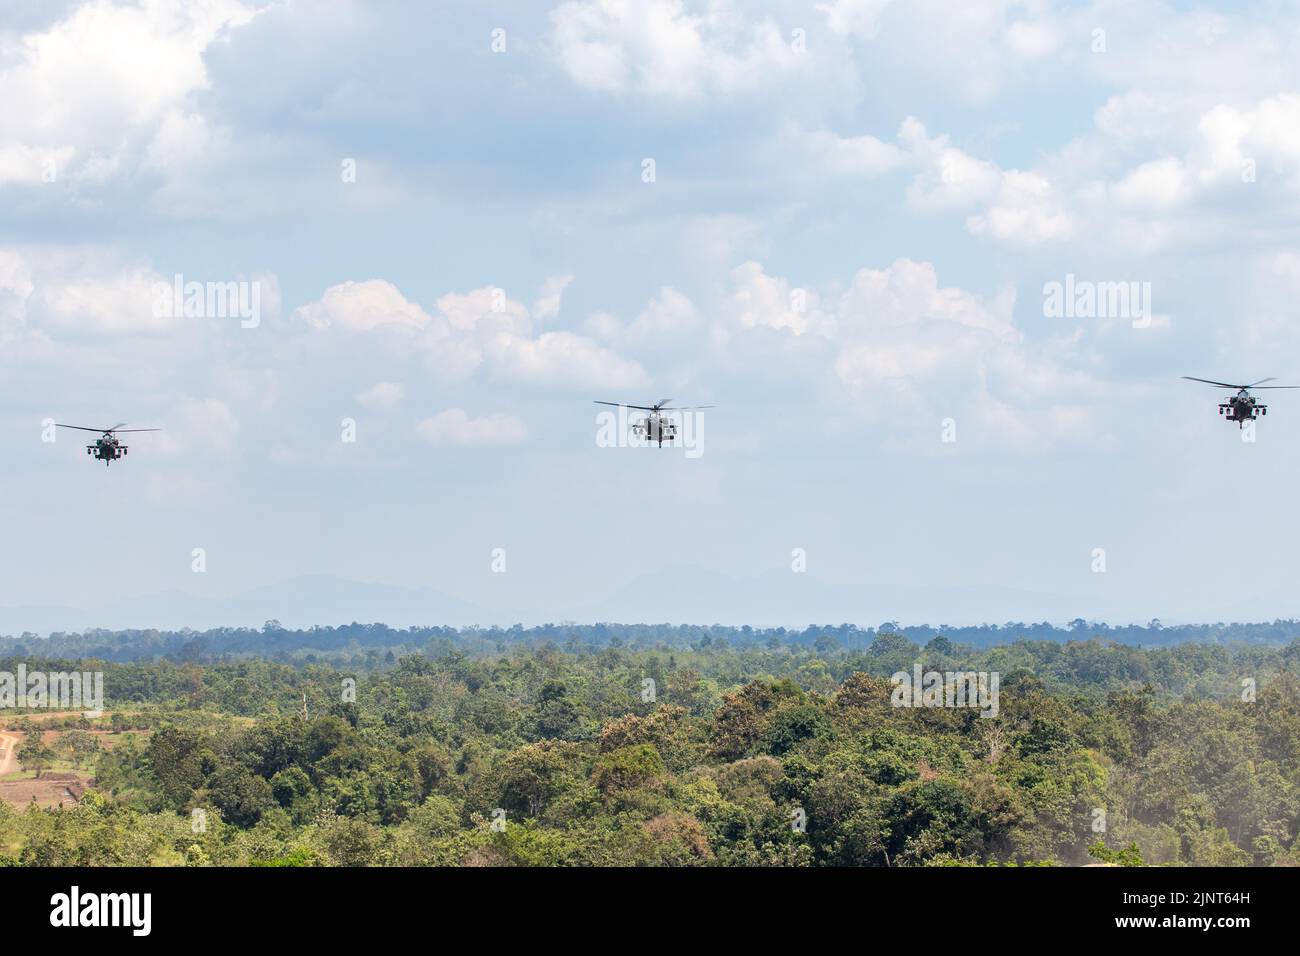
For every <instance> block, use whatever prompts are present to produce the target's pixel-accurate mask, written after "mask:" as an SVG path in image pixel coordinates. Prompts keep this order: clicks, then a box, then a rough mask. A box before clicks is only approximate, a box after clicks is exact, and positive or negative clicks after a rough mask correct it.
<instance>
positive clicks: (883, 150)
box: [809, 130, 906, 179]
mask: <svg viewBox="0 0 1300 956" xmlns="http://www.w3.org/2000/svg"><path fill="white" fill-rule="evenodd" d="M809 145H810V147H811V149H812V153H813V157H814V161H815V162H816V163H817V164H818V166H819V168H821V169H823V170H825V171H827V172H829V173H833V174H835V175H841V176H861V177H863V178H864V179H874V178H875V177H877V176H881V175H883V174H885V173H887V172H890V171H892V170H894V169H897V168H898V167H899V166H901V165H903V163H904V162H905V160H906V154H905V153H904V152H903V151H902V150H901V149H899V148H898V147H897V146H895V145H894V144H893V143H886V142H884V141H883V140H879V139H876V137H874V136H866V135H864V136H852V137H840V136H836V135H835V134H834V133H830V132H827V131H825V130H820V131H818V132H815V133H812V134H810V142H809Z"/></svg>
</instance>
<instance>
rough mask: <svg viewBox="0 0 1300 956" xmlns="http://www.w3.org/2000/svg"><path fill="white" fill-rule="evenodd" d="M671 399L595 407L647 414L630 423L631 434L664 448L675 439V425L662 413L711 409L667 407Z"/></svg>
mask: <svg viewBox="0 0 1300 956" xmlns="http://www.w3.org/2000/svg"><path fill="white" fill-rule="evenodd" d="M671 401H672V399H671V398H665V399H662V400H661V401H660V402H659V403H658V404H656V405H628V404H627V403H626V402H601V401H597V402H596V404H597V405H613V406H614V407H615V408H634V409H636V410H637V411H641V412H649V413H650V414H649V415H647V416H645V417H644V418H639V419H637V420H636V421H634V422H633V423H632V433H633V434H634V435H636V437H637V438H645V439H646V440H647V441H649V442H658V444H659V447H660V448H663V447H664V442H666V441H667V442H671V441H672V440H673V439H674V438H676V437H677V423H676V422H675V421H673V420H672V419H671V418H670V417H669V416H667V415H665V414H664V412H693V411H698V410H700V409H704V408H713V407H714V406H712V405H684V406H674V405H669V404H668V403H669V402H671Z"/></svg>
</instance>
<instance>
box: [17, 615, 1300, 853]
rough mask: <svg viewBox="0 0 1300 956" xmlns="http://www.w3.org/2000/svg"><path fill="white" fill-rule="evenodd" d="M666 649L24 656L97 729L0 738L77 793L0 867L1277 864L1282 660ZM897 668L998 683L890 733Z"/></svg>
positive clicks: (1294, 664)
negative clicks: (985, 696) (75, 696)
mask: <svg viewBox="0 0 1300 956" xmlns="http://www.w3.org/2000/svg"><path fill="white" fill-rule="evenodd" d="M250 633H251V634H259V635H260V638H261V640H262V641H263V644H264V645H274V644H275V643H276V642H277V640H278V639H279V635H277V634H276V633H275V631H274V629H273V628H272V629H271V630H270V631H266V630H264V631H263V632H257V631H252V632H250ZM285 633H286V634H288V632H285ZM408 636H409V635H408ZM798 636H799V637H801V638H802V636H803V635H798ZM692 637H693V639H691V640H683V639H681V637H680V636H676V637H673V636H671V635H670V636H667V637H664V638H662V639H659V640H657V641H656V640H655V639H654V638H652V637H649V636H647V635H644V634H642V635H636V634H630V635H629V636H627V637H620V636H619V635H617V634H609V635H605V636H604V639H602V640H600V641H599V642H597V641H591V640H583V639H581V638H580V637H579V638H571V639H566V640H564V641H563V642H557V641H554V640H544V639H542V638H541V637H539V636H534V639H533V640H517V641H513V642H512V641H507V640H499V639H494V640H488V639H483V638H482V637H481V636H478V635H472V636H471V638H470V639H468V640H465V639H462V638H461V637H460V635H459V634H458V633H457V632H450V633H447V632H441V631H437V632H435V633H433V634H431V635H429V636H427V637H426V638H425V640H424V641H423V643H422V644H420V642H417V641H415V640H413V639H412V640H404V641H401V642H397V645H396V646H389V649H388V650H384V647H385V645H383V644H379V645H377V646H376V644H375V643H374V642H364V641H360V640H357V639H355V638H353V639H351V640H350V641H348V642H344V643H341V644H334V645H331V644H328V643H323V644H322V646H320V647H319V648H317V650H315V651H312V652H308V653H305V654H303V653H300V651H301V648H299V649H297V650H295V652H294V653H291V654H287V655H281V656H282V657H283V658H284V659H269V658H270V657H272V656H275V655H274V653H273V652H270V651H268V650H267V648H266V647H263V652H264V655H265V656H249V655H248V653H247V651H246V650H241V651H240V652H238V653H236V652H235V651H231V652H230V653H227V654H225V655H224V656H223V655H213V654H211V653H208V654H206V655H204V654H198V653H193V651H194V648H191V649H190V650H191V652H190V653H186V652H184V651H183V650H182V651H180V652H178V653H175V654H173V655H172V656H170V657H168V656H150V655H148V654H146V653H144V652H141V650H140V647H139V646H136V647H135V649H134V651H132V652H131V653H130V654H125V655H123V656H128V657H135V658H137V659H130V660H120V661H118V660H112V659H105V658H104V657H86V656H83V657H43V656H40V655H39V654H37V653H34V652H36V651H39V650H41V649H42V648H43V647H49V648H51V649H56V650H57V649H61V648H63V647H64V645H58V644H50V645H43V644H42V643H41V642H42V641H43V640H45V639H30V638H29V639H27V640H26V641H25V646H24V647H23V648H22V649H21V653H19V654H15V653H14V648H13V647H12V646H7V647H6V648H5V651H4V655H5V656H0V671H5V672H13V671H15V670H16V668H17V665H18V664H19V663H22V664H24V665H25V666H26V668H27V670H28V671H34V670H45V671H49V672H58V671H71V670H74V669H75V670H79V671H102V672H103V674H104V689H105V696H106V703H105V712H104V714H103V715H102V716H100V717H97V718H87V717H85V716H82V715H80V714H78V713H68V712H49V711H46V712H42V711H38V710H30V711H27V712H15V711H6V712H5V713H4V716H3V721H4V724H3V726H4V727H5V728H6V729H7V730H8V731H9V732H10V733H11V734H12V735H13V737H14V739H15V740H16V741H18V742H17V743H16V757H17V761H18V763H19V764H20V767H21V769H20V771H19V772H18V774H17V775H18V776H24V777H26V778H32V779H33V780H35V779H39V778H40V777H41V775H42V774H44V775H45V776H46V777H47V778H48V777H49V776H50V775H51V774H53V773H54V772H55V771H56V770H57V769H58V768H64V770H65V771H66V773H65V774H64V776H66V777H67V778H69V779H72V778H73V777H77V779H79V780H81V781H82V782H83V783H84V786H85V789H84V793H82V794H80V795H79V798H78V799H76V800H75V801H73V800H71V799H69V800H67V801H64V802H63V805H61V806H41V805H39V804H38V802H37V801H36V800H35V799H33V800H32V801H31V802H28V803H26V804H22V803H14V802H12V801H5V802H0V864H4V865H17V866H56V865H66V866H115V865H156V866H182V865H183V866H688V865H690V866H879V867H892V866H990V865H1060V866H1078V865H1084V864H1097V863H1105V864H1111V865H1175V866H1176V865H1205V866H1283V865H1296V864H1300V845H1297V843H1296V836H1297V827H1298V825H1300V697H1298V694H1297V692H1298V691H1300V641H1296V640H1292V641H1291V642H1290V643H1286V644H1269V643H1250V642H1225V643H1181V644H1176V645H1172V646H1167V647H1166V646H1161V647H1141V648H1140V647H1137V646H1133V645H1127V644H1120V643H1116V642H1114V641H1112V640H1109V639H1107V638H1105V637H1099V636H1095V637H1090V638H1089V639H1087V640H1074V641H1056V640H1017V641H1012V642H1010V643H1004V644H997V645H994V646H987V647H986V646H977V645H975V644H967V643H960V642H957V641H954V640H951V639H949V638H948V637H945V636H935V637H932V638H930V639H928V640H927V641H925V642H924V643H918V642H915V641H913V640H912V639H910V638H909V637H908V636H907V635H906V634H900V633H891V632H887V631H881V632H875V633H874V634H873V635H872V637H871V639H870V641H869V642H846V641H844V640H843V639H842V637H841V636H840V635H838V634H836V633H835V632H834V631H833V630H832V631H829V632H826V633H821V634H818V635H816V636H814V637H812V639H811V640H807V641H805V640H802V639H800V640H782V639H780V637H779V636H777V635H771V634H767V635H761V636H759V637H756V638H755V639H753V640H750V641H747V642H743V643H742V642H740V641H736V640H734V639H731V640H729V639H728V638H727V636H725V635H724V636H721V637H719V636H716V635H714V634H711V633H708V632H707V629H706V631H702V632H699V633H696V634H694V635H692ZM82 639H84V637H83V638H82ZM97 639H98V640H100V641H105V642H106V641H108V638H106V637H104V636H100V637H99V638H97ZM11 640H12V639H11ZM209 640H210V639H209ZM417 645H418V646H417ZM105 646H108V647H109V649H110V650H111V649H112V646H111V644H106V645H105ZM118 649H119V650H121V645H119V647H118ZM209 650H211V647H209ZM917 664H920V665H922V667H924V668H926V669H934V670H938V671H980V672H993V673H996V674H998V675H999V676H1000V683H999V692H1000V706H999V707H998V708H997V713H996V717H995V718H993V719H987V718H986V717H981V716H980V712H979V711H978V710H975V709H971V708H960V707H942V706H941V707H901V706H896V705H895V704H896V700H895V699H894V697H893V695H892V694H891V690H892V683H891V675H893V674H895V673H896V672H900V671H902V672H908V671H911V670H912V669H913V668H914V666H915V665H917ZM78 774H80V776H78ZM70 792H71V791H70Z"/></svg>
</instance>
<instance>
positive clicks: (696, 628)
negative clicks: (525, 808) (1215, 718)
mask: <svg viewBox="0 0 1300 956" xmlns="http://www.w3.org/2000/svg"><path fill="white" fill-rule="evenodd" d="M882 634H894V635H901V636H902V637H906V638H907V639H908V640H910V641H912V642H914V643H916V644H926V643H928V642H929V641H931V640H933V639H935V638H937V637H942V638H943V639H944V640H947V641H950V642H952V643H954V644H961V645H969V646H972V647H982V648H990V647H994V646H996V645H1002V644H1008V643H1012V642H1015V641H1052V642H1055V643H1065V642H1069V641H1079V640H1085V639H1088V638H1092V637H1100V638H1103V639H1105V640H1108V641H1113V642H1115V643H1119V644H1127V645H1131V646H1133V647H1168V646H1173V645H1176V644H1183V643H1188V642H1195V643H1198V644H1261V645H1284V644H1289V643H1291V642H1292V641H1294V640H1297V639H1300V622H1297V621H1293V620H1289V619H1288V620H1278V621H1273V622H1272V623H1259V624H1222V623H1220V624H1186V625H1178V626H1169V627H1166V626H1162V625H1161V623H1160V622H1159V621H1151V622H1150V623H1149V624H1147V625H1146V626H1142V625H1122V626H1113V625H1108V624H1105V623H1098V622H1089V621H1085V620H1083V619H1082V618H1080V619H1078V620H1075V621H1071V622H1070V623H1069V625H1067V626H1066V627H1057V626H1055V625H1052V624H1048V623H1046V622H1044V623H1040V624H1023V623H1018V622H1014V621H1011V622H1008V623H1006V624H1003V625H997V624H984V625H978V626H967V627H952V626H949V625H947V624H943V625H939V626H937V627H931V626H930V625H928V624H921V625H917V626H914V627H906V626H902V625H900V624H898V623H896V622H892V621H887V622H885V623H883V624H881V625H880V626H879V627H878V628H872V627H867V628H859V627H858V626H857V625H854V624H840V625H829V624H828V625H823V626H810V627H807V628H805V629H803V630H802V631H798V630H787V629H786V628H783V627H778V628H751V627H748V626H746V627H726V626H723V625H712V626H702V625H685V624H681V625H674V624H543V625H540V626H537V627H523V626H522V625H518V624H517V625H515V626H514V627H510V628H498V627H492V628H476V627H467V628H459V629H458V628H452V627H411V628H395V627H389V626H388V625H386V624H357V623H352V624H345V625H342V626H339V627H312V628H307V629H305V630H288V629H285V628H282V627H281V626H280V624H279V622H277V621H267V622H266V625H265V626H264V627H262V628H260V629H258V628H229V627H228V628H216V629H213V630H209V631H192V630H183V631H160V630H133V631H108V630H91V631H87V632H85V633H83V634H64V633H58V632H56V633H54V634H51V635H50V636H49V637H40V636H37V635H35V634H30V633H24V634H22V635H21V636H18V637H12V636H6V637H0V656H5V655H14V656H19V657H21V656H25V655H29V654H42V655H48V656H61V657H75V658H91V657H93V658H101V659H103V660H112V661H131V660H153V659H160V658H169V659H172V660H180V661H210V660H217V659H222V658H230V657H241V656H243V657H262V658H267V659H271V660H302V659H304V658H308V657H320V658H337V657H340V656H350V655H353V654H356V653H358V652H363V651H366V650H372V649H373V650H378V651H379V653H380V654H381V655H382V654H384V653H386V652H389V651H391V652H393V653H394V654H397V655H401V654H405V653H409V652H412V651H419V650H423V649H424V648H426V647H429V646H431V645H438V646H444V647H448V648H457V649H459V650H462V651H465V652H466V653H484V652H491V651H503V650H505V649H506V648H508V647H512V646H518V645H524V646H529V647H542V646H544V645H546V644H557V645H560V646H562V647H566V648H570V649H573V648H582V647H631V648H633V649H637V650H650V649H655V648H660V647H671V648H676V649H684V648H699V647H701V646H709V645H710V644H714V643H722V644H727V645H729V646H732V647H737V648H741V649H752V648H760V647H767V648H773V647H804V648H810V647H814V646H818V648H819V650H823V649H824V648H826V647H830V648H839V649H844V650H848V651H863V650H866V649H867V648H869V647H870V646H871V645H872V643H873V642H874V641H875V640H876V638H877V637H878V636H880V635H882Z"/></svg>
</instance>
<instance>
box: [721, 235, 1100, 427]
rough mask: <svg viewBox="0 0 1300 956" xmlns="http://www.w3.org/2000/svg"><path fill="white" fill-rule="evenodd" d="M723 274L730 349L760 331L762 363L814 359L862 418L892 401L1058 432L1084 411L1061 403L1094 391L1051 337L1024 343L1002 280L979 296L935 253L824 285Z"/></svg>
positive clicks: (752, 269) (752, 265) (757, 268)
mask: <svg viewBox="0 0 1300 956" xmlns="http://www.w3.org/2000/svg"><path fill="white" fill-rule="evenodd" d="M730 278H731V281H730V290H729V294H728V297H727V304H726V308H725V309H724V314H723V317H722V318H721V319H720V320H719V322H720V323H721V324H722V325H723V326H724V328H725V337H724V340H725V342H726V347H727V350H728V353H729V354H746V353H747V351H748V348H749V346H751V345H752V344H753V343H752V342H751V341H750V340H751V339H753V337H755V336H757V337H759V339H760V340H761V342H762V343H764V344H765V347H766V348H767V349H768V351H767V352H765V353H760V360H761V361H762V362H763V363H764V365H765V366H769V367H780V366H781V365H782V360H781V358H780V356H779V354H775V353H774V352H773V351H772V350H773V349H784V350H787V352H790V350H793V352H798V353H800V354H802V355H803V356H804V358H805V360H813V359H815V360H816V361H818V362H820V363H821V364H822V367H823V368H824V369H825V371H826V372H827V373H829V375H830V376H831V378H832V380H833V381H834V382H835V383H837V385H838V387H839V388H840V389H841V390H842V391H843V393H844V394H845V395H847V396H848V397H849V398H850V399H851V400H853V401H854V402H856V403H857V404H856V407H857V409H858V411H859V412H860V413H861V414H862V415H863V416H864V417H867V418H872V419H879V418H882V417H886V416H888V415H890V414H892V413H893V412H892V410H893V409H895V408H898V407H908V408H910V409H912V411H911V412H909V414H920V413H922V412H924V413H925V414H931V415H937V414H954V413H955V411H954V410H955V409H957V408H962V409H974V410H975V412H973V416H974V418H975V420H976V421H977V422H979V423H983V424H987V425H988V426H989V427H990V428H991V429H994V431H996V429H995V428H994V426H997V425H998V423H1000V422H1001V423H1007V422H1014V424H1013V425H1008V429H1009V430H1008V431H1007V432H1006V433H1005V434H1003V435H1002V436H1001V437H1002V438H1004V439H1006V440H1008V441H1013V442H1019V441H1020V440H1021V439H1022V438H1023V436H1024V435H1026V434H1045V433H1051V434H1060V433H1063V429H1065V428H1066V427H1067V426H1068V425H1070V424H1071V423H1074V424H1077V423H1079V422H1080V420H1081V418H1080V416H1079V415H1078V414H1074V413H1073V412H1070V411H1069V409H1074V408H1076V407H1083V405H1082V402H1084V401H1085V400H1090V399H1091V398H1093V397H1095V394H1096V390H1095V384H1094V383H1093V381H1092V379H1091V378H1090V376H1088V375H1087V374H1085V373H1083V372H1081V371H1079V370H1077V369H1072V368H1070V367H1068V366H1064V365H1062V364H1061V363H1060V361H1059V360H1058V358H1057V357H1056V356H1055V355H1054V354H1053V349H1054V343H1053V342H1051V341H1049V342H1047V343H1045V344H1043V345H1041V346H1031V345H1029V344H1027V343H1026V341H1025V337H1024V335H1023V334H1022V333H1021V331H1020V330H1019V329H1018V328H1017V327H1016V324H1015V322H1014V320H1013V317H1012V313H1013V309H1014V305H1015V300H1016V296H1015V290H1014V288H1011V287H1007V288H1005V289H1004V290H1003V291H1001V292H1000V293H998V294H997V295H996V296H994V297H993V298H992V299H984V298H982V297H980V296H977V295H974V294H972V293H970V292H967V291H965V290H963V289H960V288H955V287H945V286H942V285H941V284H940V283H939V278H938V273H937V271H936V269H935V267H934V265H933V264H932V263H929V262H917V261H914V260H911V259H898V260H896V261H895V262H893V263H891V264H890V265H889V266H888V267H886V268H883V269H870V268H864V269H860V270H858V272H857V273H855V274H854V276H853V278H852V281H851V282H850V283H849V284H848V285H847V287H845V288H842V289H839V290H834V289H831V290H824V291H821V292H816V291H813V290H804V289H800V288H798V287H793V286H792V285H791V283H790V282H789V280H788V279H785V278H782V277H779V276H773V275H770V274H768V273H767V272H766V271H765V270H764V269H763V267H762V265H761V264H759V263H757V262H748V263H745V264H744V265H742V266H740V267H738V268H736V269H735V270H733V271H732V273H731V277H730ZM793 352H791V354H793ZM1026 403H1030V404H1032V405H1033V406H1034V407H1033V408H1029V409H1027V408H1025V407H1023V406H1024V405H1025V404H1026ZM994 437H996V436H994Z"/></svg>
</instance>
